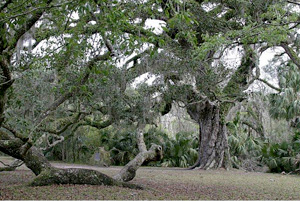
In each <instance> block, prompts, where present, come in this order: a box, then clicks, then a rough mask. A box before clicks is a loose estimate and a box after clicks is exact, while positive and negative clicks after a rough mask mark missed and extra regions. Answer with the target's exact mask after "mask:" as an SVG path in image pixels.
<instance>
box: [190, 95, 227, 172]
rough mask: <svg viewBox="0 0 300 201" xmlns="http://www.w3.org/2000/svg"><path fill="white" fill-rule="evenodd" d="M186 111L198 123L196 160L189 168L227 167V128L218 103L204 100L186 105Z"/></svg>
mask: <svg viewBox="0 0 300 201" xmlns="http://www.w3.org/2000/svg"><path fill="white" fill-rule="evenodd" d="M188 113H189V115H190V116H191V117H192V118H193V119H194V120H195V121H197V122H198V124H199V153H198V160H197V162H196V163H195V165H193V166H192V167H191V168H195V167H199V168H201V169H210V168H220V167H224V168H228V167H229V164H230V163H229V162H228V160H229V151H228V143H227V130H226V125H225V123H224V122H223V118H222V117H221V114H220V106H219V104H218V103H216V102H210V101H208V100H206V101H204V102H203V103H196V104H195V105H193V106H190V107H188Z"/></svg>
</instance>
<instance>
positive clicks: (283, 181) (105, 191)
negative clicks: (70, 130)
mask: <svg viewBox="0 0 300 201" xmlns="http://www.w3.org/2000/svg"><path fill="white" fill-rule="evenodd" d="M1 160H3V158H2V159H1ZM4 160H6V162H8V161H9V160H10V159H9V158H6V159H4ZM54 165H55V166H57V167H71V166H72V167H74V166H75V167H79V168H81V167H84V168H93V169H96V170H99V171H101V172H103V173H105V174H108V175H114V174H115V173H116V172H117V171H118V170H120V168H119V167H110V168H98V167H91V166H84V165H70V164H62V163H54ZM33 177H34V175H33V174H32V172H30V171H29V170H28V169H27V168H25V167H20V168H18V170H17V171H14V172H0V194H1V195H0V199H10V200H13V199H18V200H20V199H31V200H32V199H47V200H49V199H55V200H59V199H64V200H68V199H80V200H83V199H84V200H87V199H93V200H95V199H97V200H99V199H106V200H111V199H119V200H120V199H121V200H123V199H126V200H128V199H129V200H130V199H143V200H145V199H212V200H213V199H223V200H227V199H235V200H237V199H252V200H254V199H264V200H266V199H268V200H270V199H271V200H275V199H281V200H287V199H298V200H299V199H300V176H293V175H280V174H266V173H250V172H243V171H239V170H231V171H225V170H209V171H202V170H193V171H187V170H183V169H179V168H172V169H171V168H147V167H145V168H140V169H139V170H138V173H137V176H136V178H135V179H134V180H133V181H132V182H133V183H136V184H140V185H143V186H144V187H146V190H131V189H127V188H120V187H108V186H89V185H52V186H46V187H29V186H26V183H28V182H29V181H30V180H31V179H32V178H33Z"/></svg>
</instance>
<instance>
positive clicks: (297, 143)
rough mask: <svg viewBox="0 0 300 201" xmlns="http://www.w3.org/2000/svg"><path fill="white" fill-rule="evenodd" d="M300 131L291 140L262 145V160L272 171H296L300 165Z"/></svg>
mask: <svg viewBox="0 0 300 201" xmlns="http://www.w3.org/2000/svg"><path fill="white" fill-rule="evenodd" d="M299 153H300V132H296V133H295V134H294V136H293V138H292V140H291V141H284V142H281V143H266V144H265V145H264V146H263V147H262V161H263V162H264V163H265V164H266V165H267V166H268V167H269V169H270V172H283V171H284V172H295V171H297V170H298V169H299V167H300V166H299V165H300V155H299Z"/></svg>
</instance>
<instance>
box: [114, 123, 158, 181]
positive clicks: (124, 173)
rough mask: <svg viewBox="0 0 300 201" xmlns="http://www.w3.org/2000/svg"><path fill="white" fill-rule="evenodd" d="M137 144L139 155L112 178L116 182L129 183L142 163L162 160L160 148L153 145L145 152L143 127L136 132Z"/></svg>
mask: <svg viewBox="0 0 300 201" xmlns="http://www.w3.org/2000/svg"><path fill="white" fill-rule="evenodd" d="M137 142H138V147H139V151H140V153H139V154H138V155H136V157H135V158H134V159H133V160H131V161H130V162H129V163H127V164H126V165H125V166H124V167H123V168H122V169H121V171H120V172H119V173H118V174H116V175H115V176H114V179H116V180H118V181H124V182H127V181H131V180H132V179H133V178H134V177H135V175H136V171H137V170H138V168H139V167H140V166H141V165H142V164H143V163H144V162H149V161H158V160H161V159H162V156H163V155H162V147H161V146H159V145H156V144H153V145H152V146H151V147H150V149H149V150H147V147H146V144H145V141H144V133H143V126H140V127H139V128H138V132H137Z"/></svg>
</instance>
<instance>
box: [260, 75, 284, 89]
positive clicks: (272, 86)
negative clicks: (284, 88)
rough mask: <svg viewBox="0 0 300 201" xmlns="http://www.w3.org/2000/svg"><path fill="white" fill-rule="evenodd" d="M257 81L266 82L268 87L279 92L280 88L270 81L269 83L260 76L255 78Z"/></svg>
mask: <svg viewBox="0 0 300 201" xmlns="http://www.w3.org/2000/svg"><path fill="white" fill-rule="evenodd" d="M257 80H258V81H261V82H262V83H264V84H266V85H267V86H268V87H270V88H272V89H274V90H276V91H278V92H281V89H280V88H278V87H275V86H274V85H272V84H271V83H269V82H268V81H267V80H264V79H262V78H257Z"/></svg>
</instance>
